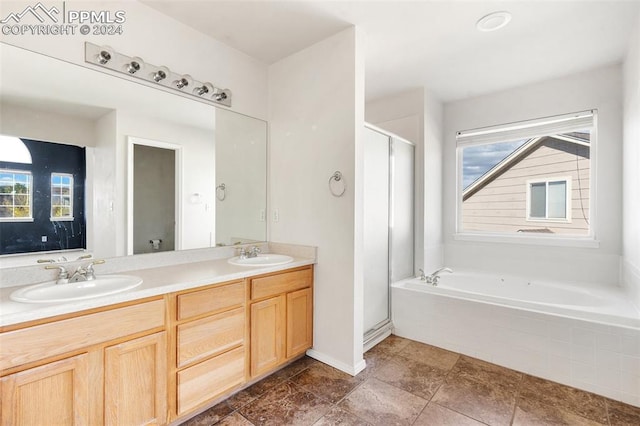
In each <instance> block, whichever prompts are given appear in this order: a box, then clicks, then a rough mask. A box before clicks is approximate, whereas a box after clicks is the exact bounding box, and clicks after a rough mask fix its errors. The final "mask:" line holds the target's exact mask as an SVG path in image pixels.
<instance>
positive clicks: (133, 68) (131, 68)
mask: <svg viewBox="0 0 640 426" xmlns="http://www.w3.org/2000/svg"><path fill="white" fill-rule="evenodd" d="M143 68H144V61H143V60H142V58H139V57H137V56H135V57H133V58H131V61H130V62H128V63H126V64H125V65H124V69H125V70H126V71H127V72H128V73H129V74H135V73H137V72H138V71H140V70H141V69H143Z"/></svg>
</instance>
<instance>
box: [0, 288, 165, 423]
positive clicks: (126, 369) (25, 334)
mask: <svg viewBox="0 0 640 426" xmlns="http://www.w3.org/2000/svg"><path fill="white" fill-rule="evenodd" d="M164 330H165V303H164V300H163V299H158V300H153V301H147V302H142V303H138V304H133V305H129V306H123V307H116V308H111V309H108V308H107V309H105V310H103V311H100V312H95V313H90V314H85V315H79V316H76V317H71V318H67V319H60V320H57V321H51V322H46V323H42V324H38V325H33V326H30V327H25V328H17V329H13V330H9V331H6V332H3V333H0V354H1V356H0V371H1V372H2V374H3V377H2V378H1V379H0V393H1V395H2V401H1V402H2V404H1V408H0V424H2V425H3V426H4V425H45V424H56V425H66V424H69V425H87V424H90V425H93V424H107V425H116V424H117V425H123V424H127V425H137V424H165V423H166V420H167V409H166V401H167V380H166V377H167V376H166V371H167V361H166V360H167V345H166V332H165V331H164Z"/></svg>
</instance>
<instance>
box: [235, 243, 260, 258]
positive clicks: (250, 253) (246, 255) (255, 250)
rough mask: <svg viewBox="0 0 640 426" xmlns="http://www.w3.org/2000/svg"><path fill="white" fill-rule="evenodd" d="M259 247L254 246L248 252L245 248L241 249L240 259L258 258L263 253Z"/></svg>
mask: <svg viewBox="0 0 640 426" xmlns="http://www.w3.org/2000/svg"><path fill="white" fill-rule="evenodd" d="M261 252H262V250H260V248H259V247H256V246H252V247H250V248H249V250H247V249H246V248H245V247H242V248H240V259H249V258H252V257H258V254H259V253H261Z"/></svg>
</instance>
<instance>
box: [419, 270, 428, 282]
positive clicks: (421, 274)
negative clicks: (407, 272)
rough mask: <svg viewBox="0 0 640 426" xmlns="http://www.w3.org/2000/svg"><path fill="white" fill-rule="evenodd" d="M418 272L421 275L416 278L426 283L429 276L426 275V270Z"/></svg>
mask: <svg viewBox="0 0 640 426" xmlns="http://www.w3.org/2000/svg"><path fill="white" fill-rule="evenodd" d="M418 272H420V274H419V275H418V276H417V277H416V278H420V281H426V280H427V276H426V275H425V274H424V270H423V269H418Z"/></svg>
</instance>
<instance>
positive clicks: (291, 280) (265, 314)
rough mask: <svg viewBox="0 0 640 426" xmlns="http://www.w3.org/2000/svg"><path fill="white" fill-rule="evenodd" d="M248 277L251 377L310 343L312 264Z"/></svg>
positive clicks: (266, 371) (266, 370)
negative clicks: (249, 285) (249, 284)
mask: <svg viewBox="0 0 640 426" xmlns="http://www.w3.org/2000/svg"><path fill="white" fill-rule="evenodd" d="M250 281H251V377H257V376H260V375H263V374H265V373H268V372H269V371H271V370H273V369H275V368H277V367H278V366H280V365H282V364H283V363H285V362H287V361H288V360H290V359H292V358H294V357H296V356H299V355H301V354H303V353H304V352H305V351H306V350H307V349H309V348H310V347H311V346H312V343H313V288H312V285H313V267H311V266H309V267H304V268H299V269H295V270H291V271H286V272H282V273H274V274H270V275H265V276H260V277H256V278H252V279H251V280H250Z"/></svg>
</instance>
